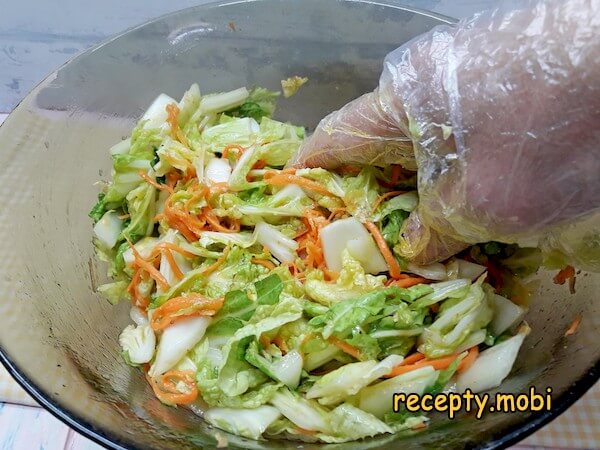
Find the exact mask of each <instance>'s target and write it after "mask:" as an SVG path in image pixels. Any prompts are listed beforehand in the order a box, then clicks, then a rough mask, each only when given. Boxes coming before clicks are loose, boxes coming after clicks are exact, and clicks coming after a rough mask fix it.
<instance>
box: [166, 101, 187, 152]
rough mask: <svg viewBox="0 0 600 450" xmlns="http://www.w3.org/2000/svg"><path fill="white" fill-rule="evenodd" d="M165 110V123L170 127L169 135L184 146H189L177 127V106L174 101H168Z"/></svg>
mask: <svg viewBox="0 0 600 450" xmlns="http://www.w3.org/2000/svg"><path fill="white" fill-rule="evenodd" d="M165 109H166V111H167V123H168V124H169V125H170V127H171V137H172V138H173V139H177V140H178V141H179V142H181V143H182V144H183V145H185V146H186V147H190V143H189V141H188V140H187V138H186V137H185V134H183V131H181V128H180V127H179V112H180V111H179V107H178V106H177V105H176V104H175V103H169V104H168V105H167V106H166V107H165Z"/></svg>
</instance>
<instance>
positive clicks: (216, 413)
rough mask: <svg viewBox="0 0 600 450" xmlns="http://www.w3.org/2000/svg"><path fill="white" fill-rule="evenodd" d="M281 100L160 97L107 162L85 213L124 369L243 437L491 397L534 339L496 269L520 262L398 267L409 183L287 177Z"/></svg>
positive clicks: (369, 426) (501, 257)
mask: <svg viewBox="0 0 600 450" xmlns="http://www.w3.org/2000/svg"><path fill="white" fill-rule="evenodd" d="M277 95H278V93H277V92H270V91H268V90H266V89H262V88H256V89H253V90H250V91H248V90H247V89H246V88H240V89H236V90H234V91H231V92H227V93H220V94H210V95H201V94H200V90H199V88H198V86H197V85H195V84H194V85H193V86H192V87H191V88H190V89H189V90H188V91H187V92H186V93H185V95H184V96H183V98H182V99H181V101H180V102H177V101H175V100H173V99H172V98H170V97H168V96H167V95H165V94H162V95H160V96H159V97H158V98H157V99H156V100H155V101H154V103H153V104H152V105H151V107H150V108H149V109H148V111H146V113H145V114H144V115H143V117H142V118H141V120H140V121H139V123H138V124H137V126H136V127H135V128H134V129H133V131H132V133H131V137H130V138H129V139H126V140H124V141H122V142H119V143H118V144H116V145H115V146H114V147H112V148H111V149H110V154H111V157H112V161H113V172H112V181H111V182H110V184H107V185H106V186H104V189H103V192H102V193H101V194H100V196H99V201H98V203H97V204H96V205H95V206H94V208H93V210H92V211H91V213H90V216H91V217H92V218H93V219H94V221H95V226H94V233H95V246H96V250H97V253H98V256H99V257H100V258H101V259H103V260H104V261H106V262H108V264H109V272H108V274H109V276H110V277H112V279H113V282H111V283H109V284H105V285H103V286H100V287H99V291H100V292H101V293H102V294H103V295H104V296H105V297H107V298H108V300H110V301H111V302H112V303H117V302H118V301H120V300H127V301H130V302H131V303H132V305H133V306H132V308H131V319H132V321H133V322H134V324H131V325H129V326H127V327H126V328H125V329H124V330H123V332H122V333H121V335H120V337H119V342H120V344H121V347H122V349H123V352H122V355H123V358H124V359H125V361H126V362H127V363H128V364H130V365H132V366H136V367H139V368H140V369H141V370H143V371H144V373H145V374H146V378H147V380H148V383H149V384H150V385H151V387H152V389H153V390H154V393H155V394H156V396H157V397H158V398H159V399H160V401H162V402H163V403H165V404H166V405H171V406H180V405H186V406H189V407H191V408H192V409H193V410H195V411H203V412H202V415H203V417H204V419H205V420H206V421H208V422H209V423H210V424H212V425H214V426H215V427H218V428H221V429H223V430H226V431H229V432H231V433H234V434H237V435H241V436H245V437H248V438H252V439H261V438H266V437H284V438H288V439H290V438H291V439H302V440H309V441H323V442H333V443H335V442H344V441H351V440H355V439H361V438H366V437H369V436H375V435H379V434H383V433H395V432H397V431H399V430H403V429H419V428H423V427H424V426H425V424H426V422H427V418H426V417H424V416H419V415H415V414H414V413H408V412H407V411H399V412H393V411H392V395H393V393H397V392H411V393H425V392H429V393H438V392H442V391H444V390H455V391H462V390H464V389H466V388H471V389H472V390H473V391H476V392H479V391H484V390H486V389H490V388H492V387H495V386H498V385H499V384H500V383H501V382H502V380H503V379H504V378H505V377H506V376H507V375H508V373H509V372H510V370H511V367H512V365H513V363H514V361H515V358H516V356H517V353H518V351H519V347H520V346H521V344H522V342H523V339H524V338H525V336H526V334H527V332H528V327H527V326H526V324H522V323H521V322H522V317H523V315H524V313H525V307H524V306H522V304H523V302H521V305H519V304H518V303H519V302H518V301H513V300H515V299H517V300H518V297H519V296H518V295H514V294H511V293H510V292H514V291H515V283H514V282H512V281H510V280H511V279H512V278H511V276H508V275H507V273H508V272H507V271H506V270H505V267H508V266H509V264H508V263H506V264H505V263H504V262H505V261H508V262H510V260H511V259H514V258H515V257H517V256H518V255H515V251H516V252H518V250H515V249H514V248H512V247H510V246H505V245H502V244H498V243H493V242H492V243H488V244H485V245H480V246H474V247H472V248H471V249H469V250H468V251H466V252H464V253H462V254H461V255H459V256H458V257H455V258H452V259H451V260H449V261H447V262H446V263H445V264H441V263H436V264H433V265H430V266H427V267H419V266H415V265H412V264H407V263H406V262H405V261H403V260H402V259H401V258H399V257H398V256H397V255H396V251H395V246H396V245H397V244H398V239H399V234H400V229H401V226H402V223H403V221H404V220H405V219H406V218H407V217H408V215H409V213H410V212H411V211H412V210H413V209H414V208H415V207H416V205H417V202H418V197H417V194H416V174H415V173H414V172H410V171H407V170H405V169H403V168H402V167H400V166H392V167H387V168H383V169H382V168H376V167H354V166H346V167H342V168H340V169H339V170H337V171H335V172H333V171H328V170H324V169H320V168H316V169H290V168H286V163H287V161H288V160H289V159H290V158H291V156H292V155H293V154H294V152H295V151H296V150H297V149H298V147H299V146H300V144H301V143H302V140H303V138H304V136H305V132H304V129H303V128H302V127H299V126H295V125H291V124H289V123H282V122H278V121H276V120H273V119H272V118H271V116H272V114H273V111H274V107H275V103H274V102H275V100H276V97H277ZM486 280H487V281H486ZM507 292H508V293H509V294H507V295H511V296H512V297H513V300H509V299H508V298H506V297H505V296H501V295H499V294H500V293H505V294H506V293H507Z"/></svg>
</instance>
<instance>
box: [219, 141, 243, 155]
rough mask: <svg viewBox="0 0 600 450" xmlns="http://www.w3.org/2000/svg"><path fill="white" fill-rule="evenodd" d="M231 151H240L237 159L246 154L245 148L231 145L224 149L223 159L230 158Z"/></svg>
mask: <svg viewBox="0 0 600 450" xmlns="http://www.w3.org/2000/svg"><path fill="white" fill-rule="evenodd" d="M231 150H237V151H238V153H237V157H238V158H239V157H240V156H241V155H242V153H244V150H245V149H244V147H242V146H241V145H237V144H230V145H227V146H225V148H224V149H223V153H222V155H223V158H227V157H228V156H229V152H230V151H231Z"/></svg>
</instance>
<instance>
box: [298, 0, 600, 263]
mask: <svg viewBox="0 0 600 450" xmlns="http://www.w3.org/2000/svg"><path fill="white" fill-rule="evenodd" d="M352 163H355V164H372V165H389V164H401V165H403V166H404V167H406V168H410V169H416V168H418V171H419V172H418V191H419V197H420V203H419V206H418V208H417V210H416V211H415V212H414V213H413V214H412V215H411V217H410V218H409V219H408V220H407V221H406V222H405V224H404V226H403V230H402V232H401V234H402V238H401V242H400V244H399V245H398V246H397V247H396V249H395V250H396V251H397V252H398V253H399V254H400V255H402V256H403V257H406V258H408V259H410V260H412V261H414V262H417V263H421V264H425V263H429V262H433V261H438V260H442V259H445V258H447V257H449V256H450V255H452V254H454V253H456V252H458V251H460V250H461V249H463V248H465V247H466V246H467V245H469V244H474V243H478V242H486V241H490V240H496V241H501V242H508V243H520V244H523V245H539V246H540V247H542V249H543V250H544V251H545V253H546V255H551V256H553V257H554V261H555V263H556V264H557V265H561V264H564V263H566V262H571V263H574V264H577V265H578V266H580V267H584V268H591V269H596V270H600V220H599V219H600V0H546V1H538V2H530V3H527V4H526V6H523V7H522V9H518V10H506V9H504V10H502V9H500V10H494V11H490V12H485V13H481V14H478V15H476V16H474V17H472V18H470V19H468V20H463V21H461V22H459V23H458V24H457V25H456V26H441V27H437V28H435V29H433V30H431V31H430V32H428V33H426V34H424V35H421V36H419V37H417V38H415V39H413V40H412V41H410V42H408V43H406V44H405V45H403V46H402V47H400V48H398V49H397V50H395V51H393V52H392V53H390V54H389V55H388V56H387V57H386V59H385V62H384V69H383V74H382V75H381V78H380V81H379V87H378V88H377V89H376V90H375V91H374V92H372V93H369V94H366V95H364V96H362V97H360V98H358V99H356V100H354V101H353V102H351V103H349V104H348V105H346V106H344V107H343V108H342V109H341V110H339V111H336V112H334V113H332V114H330V115H329V116H328V117H326V118H325V119H323V120H322V121H321V123H320V124H319V126H318V128H317V130H316V131H315V133H314V134H313V135H312V136H311V138H310V139H308V140H307V141H306V143H305V144H304V145H303V147H302V148H301V149H300V150H299V152H298V154H297V155H296V156H295V159H294V161H293V164H294V165H295V166H313V167H314V166H321V167H329V168H333V167H335V166H336V165H340V164H352Z"/></svg>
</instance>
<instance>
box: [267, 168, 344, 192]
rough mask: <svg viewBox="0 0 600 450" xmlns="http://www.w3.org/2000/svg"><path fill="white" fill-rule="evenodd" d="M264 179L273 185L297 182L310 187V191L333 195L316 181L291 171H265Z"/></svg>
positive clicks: (304, 186) (307, 187) (301, 185)
mask: <svg viewBox="0 0 600 450" xmlns="http://www.w3.org/2000/svg"><path fill="white" fill-rule="evenodd" d="M286 170H287V169H286ZM263 180H264V181H265V182H266V183H267V184H270V185H272V186H287V185H288V184H297V185H298V186H300V187H303V188H305V189H308V190H309V191H313V192H317V193H319V194H321V195H328V196H333V194H332V193H331V192H329V191H328V190H327V189H326V188H324V187H323V186H321V185H320V184H319V183H317V182H316V181H313V180H309V179H307V178H303V177H300V176H297V175H293V174H291V173H285V170H284V171H281V172H280V173H276V172H273V171H268V172H266V173H265V175H264V177H263Z"/></svg>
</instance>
